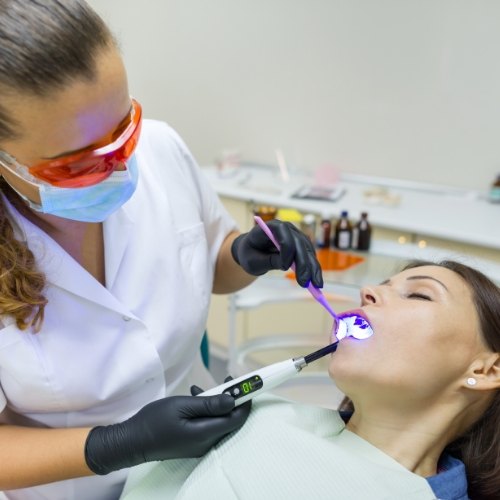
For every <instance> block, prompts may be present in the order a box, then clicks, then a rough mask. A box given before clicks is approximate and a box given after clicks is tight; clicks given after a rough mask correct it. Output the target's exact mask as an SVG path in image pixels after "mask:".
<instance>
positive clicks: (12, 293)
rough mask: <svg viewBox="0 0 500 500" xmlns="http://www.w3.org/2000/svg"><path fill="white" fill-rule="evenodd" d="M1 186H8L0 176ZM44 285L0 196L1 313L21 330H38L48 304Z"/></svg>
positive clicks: (41, 275)
mask: <svg viewBox="0 0 500 500" xmlns="http://www.w3.org/2000/svg"><path fill="white" fill-rule="evenodd" d="M0 189H2V191H4V192H5V191H6V190H8V189H9V188H8V187H7V186H6V183H5V181H4V180H3V179H2V180H1V181H0ZM44 288H45V275H44V274H43V273H42V272H40V271H39V270H38V269H37V266H36V261H35V257H34V255H33V252H32V251H31V250H30V249H29V247H28V245H27V244H26V243H25V242H23V241H20V240H18V239H16V237H15V234H14V227H13V224H12V222H11V220H10V218H9V215H8V210H7V207H6V206H5V202H4V200H3V198H2V197H1V196H0V315H2V316H4V315H8V316H11V317H13V318H14V319H15V320H16V324H17V327H18V328H19V329H20V330H26V329H28V328H29V327H31V329H32V330H33V331H35V332H37V331H39V330H40V328H41V326H42V322H43V315H44V310H45V305H46V304H47V299H46V298H45V296H44V294H43V291H44Z"/></svg>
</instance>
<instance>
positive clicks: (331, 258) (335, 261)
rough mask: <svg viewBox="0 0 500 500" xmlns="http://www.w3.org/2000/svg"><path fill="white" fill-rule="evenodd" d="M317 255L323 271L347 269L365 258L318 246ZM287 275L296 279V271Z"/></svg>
mask: <svg viewBox="0 0 500 500" xmlns="http://www.w3.org/2000/svg"><path fill="white" fill-rule="evenodd" d="M316 255H317V257H318V261H319V263H320V265H321V269H322V270H323V271H345V270H346V269H349V268H350V267H352V266H355V265H356V264H359V263H360V262H363V261H364V260H365V259H364V257H360V256H359V255H355V254H353V253H349V252H342V251H340V250H334V249H331V248H318V249H317V250H316ZM286 277H287V278H293V279H295V273H294V272H293V271H290V272H288V273H287V274H286Z"/></svg>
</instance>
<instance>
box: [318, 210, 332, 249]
mask: <svg viewBox="0 0 500 500" xmlns="http://www.w3.org/2000/svg"><path fill="white" fill-rule="evenodd" d="M331 233H332V222H331V218H330V217H329V216H328V215H327V214H323V215H322V216H321V222H320V225H319V234H318V239H317V246H318V248H330V238H331Z"/></svg>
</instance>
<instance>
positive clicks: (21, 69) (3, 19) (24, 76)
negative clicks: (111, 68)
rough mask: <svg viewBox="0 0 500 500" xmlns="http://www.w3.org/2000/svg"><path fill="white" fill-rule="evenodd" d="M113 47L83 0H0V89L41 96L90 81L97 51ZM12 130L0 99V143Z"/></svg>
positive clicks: (11, 118) (13, 133)
mask: <svg viewBox="0 0 500 500" xmlns="http://www.w3.org/2000/svg"><path fill="white" fill-rule="evenodd" d="M113 45H115V40H114V38H113V36H112V34H111V32H110V30H109V29H108V27H107V26H106V24H105V23H104V21H103V20H102V19H101V18H100V17H99V16H98V15H97V14H96V13H95V12H94V11H93V10H92V9H91V8H90V6H89V5H88V4H87V3H86V2H84V1H81V0H43V1H41V0H0V54H1V57H0V93H2V94H3V93H5V92H9V91H14V92H16V93H26V94H27V95H29V94H31V95H35V96H39V97H47V96H50V94H51V93H52V92H54V91H57V90H60V89H62V88H64V87H65V86H66V85H67V84H68V83H69V82H71V81H72V80H73V81H74V80H76V79H88V80H92V79H93V77H94V76H95V66H96V57H97V55H98V54H99V53H100V51H102V50H103V49H106V48H109V47H112V46H113ZM41 126H42V125H41ZM18 133H19V131H18V129H17V127H16V119H15V117H14V116H10V115H9V113H8V111H7V110H6V109H4V108H3V107H2V106H1V103H0V141H1V140H2V139H6V138H11V137H15V136H16V135H17V134H18Z"/></svg>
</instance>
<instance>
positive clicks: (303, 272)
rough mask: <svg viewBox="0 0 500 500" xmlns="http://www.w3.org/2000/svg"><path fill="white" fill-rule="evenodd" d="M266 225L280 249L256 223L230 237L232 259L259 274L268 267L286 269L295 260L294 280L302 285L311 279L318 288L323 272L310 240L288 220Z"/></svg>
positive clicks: (275, 220)
mask: <svg viewBox="0 0 500 500" xmlns="http://www.w3.org/2000/svg"><path fill="white" fill-rule="evenodd" d="M267 225H268V226H269V229H270V230H271V232H272V233H273V235H274V237H275V238H276V241H277V242H278V243H279V244H280V250H278V249H277V248H276V247H275V246H274V243H273V242H272V241H271V240H270V239H269V237H268V236H267V234H266V233H264V231H263V230H262V229H261V228H260V227H259V226H257V225H256V226H255V227H253V228H252V229H251V230H250V231H249V232H248V233H244V234H240V235H239V236H238V237H237V238H236V239H235V240H234V241H233V244H232V245H231V254H232V256H233V259H234V260H235V261H236V262H237V263H238V264H239V265H240V266H241V267H242V268H243V269H244V270H245V271H246V272H247V273H249V274H253V275H254V276H260V275H261V274H264V273H267V271H270V270H271V269H281V270H283V271H286V270H287V269H290V267H291V265H292V263H294V262H295V276H296V279H297V283H298V284H299V285H300V286H302V287H305V286H307V285H308V284H309V282H310V281H311V282H312V284H313V285H314V286H316V287H318V288H321V287H322V286H323V275H322V273H321V266H320V264H319V262H318V259H317V258H316V252H315V249H314V246H313V244H312V242H311V240H310V239H309V238H308V237H307V236H306V235H305V234H304V233H302V232H301V231H299V230H298V229H297V228H296V227H295V226H294V225H293V224H292V223H290V222H283V221H280V220H277V219H274V220H271V221H269V222H268V223H267Z"/></svg>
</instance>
